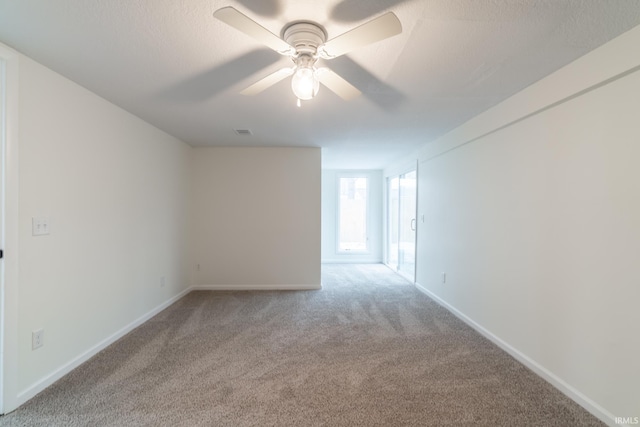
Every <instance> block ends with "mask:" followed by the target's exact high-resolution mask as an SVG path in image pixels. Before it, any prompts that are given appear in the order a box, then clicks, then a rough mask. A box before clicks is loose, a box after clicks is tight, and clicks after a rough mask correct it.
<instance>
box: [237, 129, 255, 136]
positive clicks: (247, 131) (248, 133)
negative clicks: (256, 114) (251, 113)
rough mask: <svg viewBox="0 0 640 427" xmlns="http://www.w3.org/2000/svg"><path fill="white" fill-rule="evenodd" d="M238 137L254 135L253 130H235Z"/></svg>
mask: <svg viewBox="0 0 640 427" xmlns="http://www.w3.org/2000/svg"><path fill="white" fill-rule="evenodd" d="M233 131H234V132H235V133H236V135H253V134H252V133H251V129H234V130H233Z"/></svg>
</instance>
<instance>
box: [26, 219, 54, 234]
mask: <svg viewBox="0 0 640 427" xmlns="http://www.w3.org/2000/svg"><path fill="white" fill-rule="evenodd" d="M31 226H32V234H33V235H34V236H44V235H46V234H49V230H50V227H49V218H46V217H33V218H31Z"/></svg>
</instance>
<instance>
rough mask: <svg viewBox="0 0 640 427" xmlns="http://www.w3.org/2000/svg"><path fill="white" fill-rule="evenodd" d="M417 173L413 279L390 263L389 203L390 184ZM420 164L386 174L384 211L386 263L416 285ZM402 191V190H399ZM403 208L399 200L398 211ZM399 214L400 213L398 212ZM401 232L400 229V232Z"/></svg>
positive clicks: (406, 166)
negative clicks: (408, 174)
mask: <svg viewBox="0 0 640 427" xmlns="http://www.w3.org/2000/svg"><path fill="white" fill-rule="evenodd" d="M414 171H415V173H416V182H415V184H416V190H415V208H416V211H415V215H414V217H415V221H416V222H415V224H416V225H415V227H416V230H415V240H414V257H415V261H416V262H414V268H413V278H409V277H408V276H407V275H405V274H403V273H402V272H401V271H400V269H399V268H398V267H399V265H391V264H390V263H389V233H390V228H391V223H390V216H389V209H390V206H389V203H390V194H389V184H390V182H391V180H392V179H394V178H398V179H399V180H400V177H402V176H403V175H406V174H407V173H410V172H414ZM418 174H419V171H418V162H417V160H416V161H413V162H411V163H406V164H405V165H404V167H401V168H397V169H394V170H393V172H392V173H386V174H385V177H384V179H385V188H384V193H385V197H384V199H385V200H384V211H385V215H384V263H385V264H386V265H387V266H388V267H389V268H391V269H393V270H394V271H396V272H397V273H398V274H400V275H402V276H403V277H405V278H407V279H410V280H411V281H412V282H414V283H415V281H416V274H417V259H418V229H419V226H418V223H419V222H420V221H418V203H419V200H418ZM398 191H400V190H398ZM398 197H400V194H399V195H398ZM400 208H401V201H400V200H399V204H398V209H400ZM398 214H399V212H398ZM399 231H400V230H399V229H398V232H399ZM399 262H400V258H399V254H398V263H399Z"/></svg>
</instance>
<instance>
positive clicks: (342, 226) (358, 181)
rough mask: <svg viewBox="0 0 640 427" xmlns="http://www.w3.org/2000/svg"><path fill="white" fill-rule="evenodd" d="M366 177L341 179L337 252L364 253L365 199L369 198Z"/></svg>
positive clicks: (365, 244) (365, 235)
mask: <svg viewBox="0 0 640 427" xmlns="http://www.w3.org/2000/svg"><path fill="white" fill-rule="evenodd" d="M368 184H369V183H368V179H367V178H366V177H361V176H360V177H358V176H353V177H341V178H340V182H339V186H340V191H339V203H338V204H339V208H338V210H339V214H338V215H339V216H338V230H339V231H338V234H339V236H338V251H340V252H366V251H367V250H368V246H367V243H368V238H367V199H368V196H369V189H368V187H369V186H368Z"/></svg>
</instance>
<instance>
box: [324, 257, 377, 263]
mask: <svg viewBox="0 0 640 427" xmlns="http://www.w3.org/2000/svg"><path fill="white" fill-rule="evenodd" d="M320 262H321V263H322V264H382V260H381V259H375V258H364V259H358V258H346V259H345V258H335V259H323V260H322V261H320Z"/></svg>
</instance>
